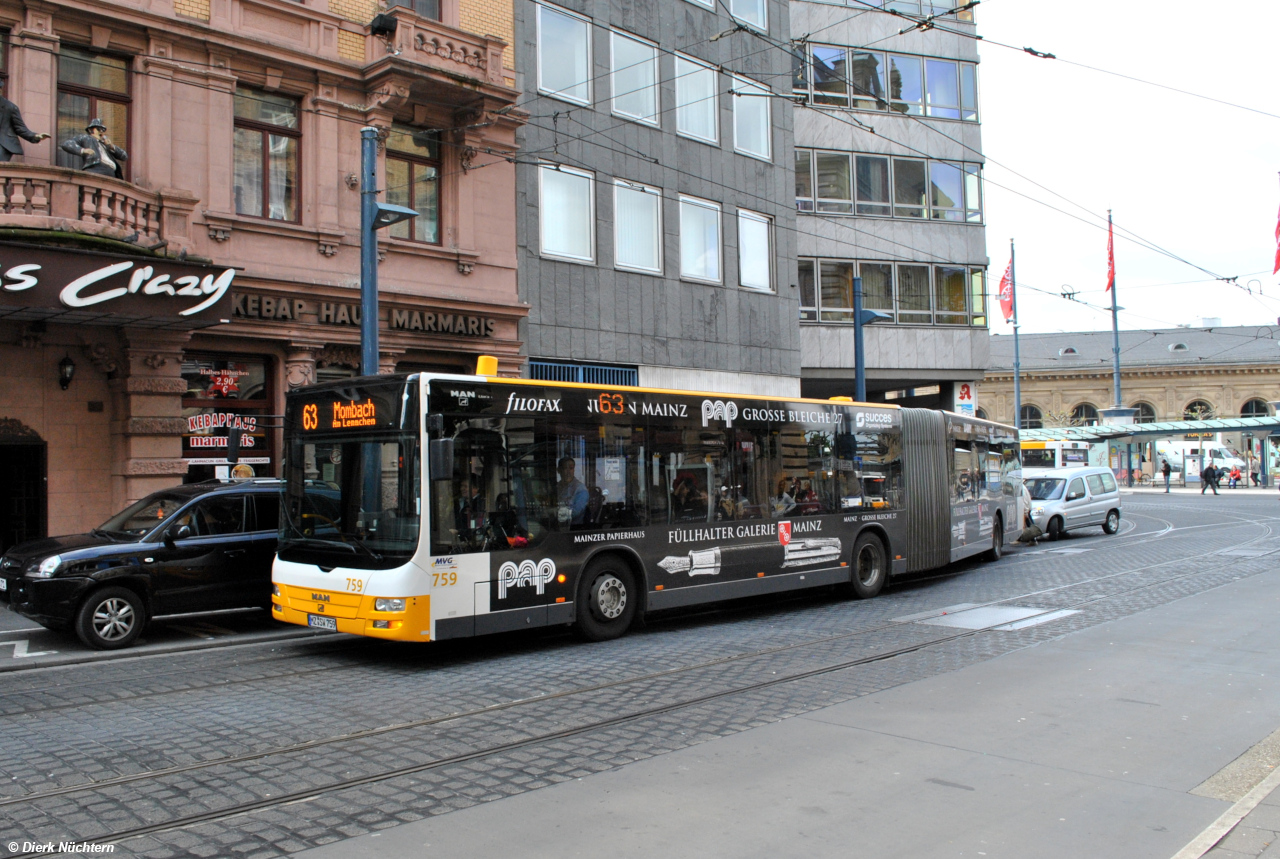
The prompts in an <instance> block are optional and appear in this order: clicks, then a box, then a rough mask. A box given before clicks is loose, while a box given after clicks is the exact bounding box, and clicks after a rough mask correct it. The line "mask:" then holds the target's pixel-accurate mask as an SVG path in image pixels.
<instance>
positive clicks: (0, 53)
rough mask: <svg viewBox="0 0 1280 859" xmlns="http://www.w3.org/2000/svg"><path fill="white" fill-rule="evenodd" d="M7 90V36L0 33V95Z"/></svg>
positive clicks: (6, 92) (4, 93)
mask: <svg viewBox="0 0 1280 859" xmlns="http://www.w3.org/2000/svg"><path fill="white" fill-rule="evenodd" d="M8 92H9V37H8V36H5V35H4V34H0V95H6V94H8Z"/></svg>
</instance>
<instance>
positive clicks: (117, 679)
mask: <svg viewBox="0 0 1280 859" xmlns="http://www.w3.org/2000/svg"><path fill="white" fill-rule="evenodd" d="M1125 505H1126V508H1125V513H1126V523H1125V525H1126V530H1124V531H1123V532H1122V533H1121V534H1120V535H1119V536H1115V537H1105V536H1102V534H1101V531H1100V530H1098V529H1090V530H1088V531H1085V532H1081V534H1079V535H1076V536H1072V537H1071V538H1069V539H1067V540H1064V541H1062V542H1058V543H1043V544H1041V545H1039V546H1035V547H1029V548H1025V549H1020V550H1018V551H1016V552H1014V553H1012V554H1010V555H1009V556H1007V557H1006V558H1005V559H1004V560H1002V561H1001V562H999V563H996V564H983V563H966V564H960V565H956V566H954V567H952V568H949V569H948V570H946V571H944V573H943V574H940V575H933V576H930V577H927V578H923V579H917V580H915V581H911V582H908V583H905V584H898V585H895V586H894V587H892V588H890V589H889V590H887V591H886V592H885V593H884V594H882V595H881V596H880V597H879V598H877V599H875V600H872V601H869V602H847V601H842V600H838V599H836V598H835V597H833V596H831V595H830V594H829V593H827V592H823V593H818V594H809V595H804V596H799V597H794V598H791V599H788V600H786V601H783V602H778V601H775V602H773V603H772V604H766V603H764V602H755V603H750V604H747V605H745V606H742V605H739V606H735V607H733V608H731V609H727V610H720V611H714V612H697V613H686V614H683V615H679V616H668V617H665V618H660V619H658V620H656V621H654V622H651V623H650V624H649V625H648V626H647V627H646V628H644V629H642V630H638V631H636V632H634V633H633V634H632V635H630V636H628V637H626V638H623V639H621V640H618V641H613V642H607V643H602V644H583V643H581V642H577V641H575V640H573V639H572V638H570V637H569V636H568V635H566V634H564V633H562V632H560V631H547V632H542V633H538V634H532V635H521V636H507V637H500V638H491V639H482V640H476V641H467V642H458V643H447V642H446V643H444V644H437V645H422V646H418V645H386V644H382V643H377V642H368V641H354V642H352V641H339V640H336V639H335V640H330V641H326V640H324V639H319V640H316V639H312V640H306V641H299V642H287V643H275V644H270V645H265V644H264V645H262V646H260V647H239V648H230V649H226V650H219V649H212V650H203V651H197V652H190V653H175V654H167V655H158V656H151V657H129V656H121V657H120V658H118V659H113V660H111V661H109V662H105V663H100V664H94V665H82V666H67V667H63V668H50V669H39V670H35V671H28V672H21V673H20V674H10V675H0V720H3V727H4V729H3V731H0V823H2V824H3V830H4V832H5V833H6V835H8V836H9V837H16V838H18V840H20V841H21V840H30V841H44V840H53V841H63V840H73V839H74V840H85V839H88V840H95V839H98V840H105V839H108V838H110V837H111V836H112V835H113V834H114V833H121V832H127V831H130V830H136V829H139V828H148V827H160V831H154V832H151V833H150V834H147V835H145V836H142V837H134V838H130V839H127V840H124V841H123V842H121V844H120V846H119V847H118V848H117V852H116V855H136V856H146V857H156V859H160V857H172V856H246V857H264V859H265V857H275V856H282V855H286V854H288V853H291V852H295V851H298V850H302V849H305V848H307V847H312V846H317V845H321V844H326V843H330V842H333V841H337V840H341V839H344V838H348V837H351V836H354V835H358V834H362V833H366V832H370V831H375V830H378V829H382V828H386V827H390V826H395V825H397V824H399V823H402V822H406V821H411V820H416V819H420V818H423V817H427V816H431V815H437V814H447V813H449V812H450V811H453V810H456V809H459V808H465V807H467V806H470V805H474V804H477V803H481V802H487V801H490V800H493V799H500V798H502V797H506V796H510V795H512V794H516V793H521V792H524V791H529V790H534V789H537V788H539V787H543V786H546V785H550V784H555V783H557V782H561V781H565V780H568V779H574V778H579V777H582V776H585V775H588V774H591V773H596V772H600V771H603V770H607V769H611V768H614V767H619V766H623V765H625V764H627V763H630V762H633V761H637V760H642V759H645V758H649V757H653V756H655V755H660V754H663V753H664V752H667V751H671V750H673V749H678V748H684V747H687V746H690V745H694V744H697V743H701V742H704V741H706V740H710V739H713V738H716V737H722V736H726V735H729V734H733V733H736V732H739V731H743V730H746V729H748V728H751V727H755V726H759V725H764V724H767V723H770V722H774V721H777V720H780V719H785V718H788V717H790V716H794V715H797V714H800V713H805V712H810V711H812V710H815V709H817V708H820V707H824V706H827V705H829V704H833V703H836V702H840V701H846V700H850V699H853V698H856V697H859V696H862V695H866V694H869V693H871V692H875V691H879V690H883V689H887V688H890V687H893V686H897V685H900V684H903V683H908V682H912V681H915V680H919V679H922V678H925V677H929V676H934V675H937V674H939V673H943V672H949V671H954V670H956V669H958V668H961V667H964V666H966V665H970V664H973V663H975V662H980V661H983V660H987V659H990V658H992V657H995V656H998V655H1000V654H1002V653H1007V652H1009V651H1011V650H1015V649H1018V648H1023V647H1028V646H1031V645H1034V644H1036V643H1039V642H1042V641H1046V640H1049V639H1052V638H1056V637H1060V636H1064V635H1069V634H1070V633H1071V632H1073V631H1076V630H1079V629H1084V628H1087V627H1090V626H1094V625H1096V624H1099V623H1104V622H1106V621H1109V620H1112V619H1116V618H1120V617H1125V616H1129V615H1132V614H1135V613H1137V612H1141V611H1143V610H1144V609H1147V608H1151V607H1154V606H1159V605H1163V604H1166V603H1169V602H1172V601H1174V600H1177V599H1181V598H1182V597H1185V596H1189V595H1193V594H1196V593H1201V592H1203V591H1205V590H1208V589H1210V588H1214V587H1217V586H1219V585H1222V584H1224V583H1226V582H1230V581H1232V580H1235V579H1239V578H1242V577H1246V576H1251V575H1256V574H1258V573H1261V572H1264V571H1267V570H1271V569H1274V567H1275V563H1276V560H1275V557H1276V553H1280V519H1277V517H1276V514H1277V513H1280V509H1277V508H1276V506H1275V498H1274V497H1273V496H1270V495H1267V496H1265V497H1262V496H1252V497H1245V496H1243V494H1242V495H1241V497H1239V498H1226V497H1222V498H1217V499H1213V500H1208V499H1201V498H1200V497H1199V496H1195V497H1194V498H1193V497H1190V496H1165V497H1163V498H1159V499H1157V498H1154V497H1152V496H1143V497H1141V498H1139V497H1134V496H1126V498H1125ZM1001 601H1008V602H1007V604H1009V605H1017V606H1024V607H1029V608H1035V609H1039V610H1043V611H1050V610H1055V609H1070V610H1074V611H1075V612H1076V613H1074V614H1070V615H1068V616H1064V617H1061V618H1059V619H1056V620H1053V621H1052V622H1048V623H1043V624H1039V625H1033V626H1028V627H1025V628H1019V629H1010V630H991V629H987V630H978V631H966V630H962V629H949V628H946V627H941V626H936V625H925V624H921V623H915V622H904V621H903V620H902V619H903V618H905V617H911V616H917V615H921V614H925V613H930V612H932V613H936V612H938V611H940V610H942V609H945V608H948V607H954V606H958V605H963V604H985V603H994V602H1001ZM842 666H843V667H842ZM796 675H805V676H803V678H802V679H790V680H788V678H792V677H795V676H796ZM760 684H766V685H760ZM744 689H745V690H746V691H738V690H744ZM691 702H693V703H691ZM397 726H399V727H397ZM495 749H496V751H495ZM353 781H359V782H360V783H359V784H355V785H352V784H351V782H353ZM77 787H79V788H81V789H79V790H76V789H75V788H77ZM244 803H250V804H253V806H254V807H255V808H254V810H250V811H247V812H246V813H236V816H234V817H232V816H229V815H230V814H231V813H235V812H239V811H241V810H242V809H241V808H240V806H241V805H242V804H244ZM203 817H208V818H210V819H207V820H205V821H204V822H198V823H190V822H187V823H184V821H190V820H191V819H193V818H203ZM174 822H178V823H184V825H181V826H178V827H177V828H171V827H168V824H171V823H174ZM7 846H8V845H7V844H6V843H0V848H5V847H7ZM17 852H20V851H13V850H8V851H0V855H2V856H10V855H14V854H15V853H17Z"/></svg>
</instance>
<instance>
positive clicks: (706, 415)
mask: <svg viewBox="0 0 1280 859" xmlns="http://www.w3.org/2000/svg"><path fill="white" fill-rule="evenodd" d="M737 416H738V404H737V403H735V402H734V401H733V400H730V401H729V402H727V403H726V402H725V401H724V400H703V401H702V425H703V426H706V425H707V423H708V422H709V421H712V420H722V421H724V425H725V426H727V427H731V426H733V419H734V418H736V417H737Z"/></svg>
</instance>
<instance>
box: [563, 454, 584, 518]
mask: <svg viewBox="0 0 1280 859" xmlns="http://www.w3.org/2000/svg"><path fill="white" fill-rule="evenodd" d="M576 470H577V465H576V464H575V463H574V461H573V457H572V456H562V457H560V461H559V462H558V463H557V464H556V471H557V472H558V473H559V475H560V492H559V497H558V500H559V505H560V522H561V524H566V525H581V524H582V517H583V514H584V513H585V512H586V510H587V502H588V501H590V500H591V495H590V493H588V492H587V487H586V486H584V485H583V483H582V481H581V480H579V479H578V478H577V476H576V475H575V471H576Z"/></svg>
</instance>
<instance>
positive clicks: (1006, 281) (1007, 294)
mask: <svg viewBox="0 0 1280 859" xmlns="http://www.w3.org/2000/svg"><path fill="white" fill-rule="evenodd" d="M1000 309H1001V310H1003V311H1004V321H1005V322H1008V321H1009V320H1010V319H1012V318H1013V260H1009V267H1008V268H1006V269H1005V270H1004V277H1002V278H1000Z"/></svg>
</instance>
